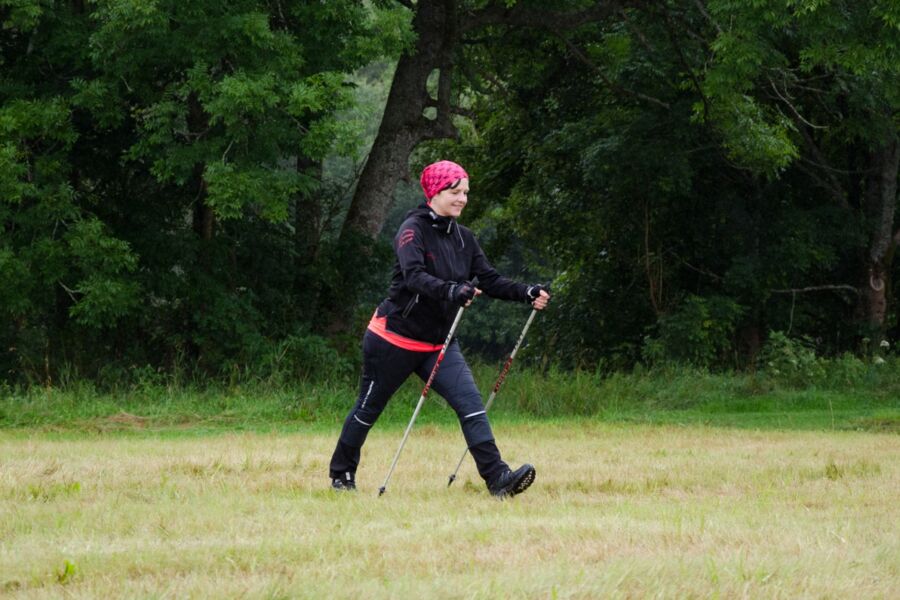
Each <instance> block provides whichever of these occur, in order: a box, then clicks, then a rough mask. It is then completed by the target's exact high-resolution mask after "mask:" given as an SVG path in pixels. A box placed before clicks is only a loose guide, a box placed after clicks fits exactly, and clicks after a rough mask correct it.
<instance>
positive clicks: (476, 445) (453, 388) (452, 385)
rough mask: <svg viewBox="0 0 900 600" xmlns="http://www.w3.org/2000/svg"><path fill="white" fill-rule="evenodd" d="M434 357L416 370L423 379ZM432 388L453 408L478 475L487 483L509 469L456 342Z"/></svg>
mask: <svg viewBox="0 0 900 600" xmlns="http://www.w3.org/2000/svg"><path fill="white" fill-rule="evenodd" d="M436 359H437V355H436V354H435V356H433V357H430V358H429V360H427V361H425V362H424V363H423V364H422V366H420V367H419V369H418V370H417V371H416V373H417V374H418V375H419V376H420V377H422V378H423V379H427V377H428V375H429V374H430V373H431V368H432V367H433V366H434V361H435V360H436ZM432 387H433V388H434V390H435V391H436V392H437V393H438V394H440V395H441V396H443V397H444V399H446V400H447V402H448V403H449V404H450V406H451V407H452V408H453V410H454V411H456V415H457V417H458V418H459V423H460V425H461V426H462V431H463V436H464V437H465V438H466V445H467V446H468V447H469V450H470V452H471V453H472V458H474V459H475V465H476V466H477V467H478V474H479V475H481V477H482V479H484V481H485V482H486V483H487V484H488V485H489V486H490V485H491V484H492V483H493V482H494V481H496V480H497V479H498V478H499V477H500V476H501V475H503V474H504V473H506V472H508V471H509V466H508V465H507V464H506V463H505V462H503V459H502V458H501V456H500V450H498V449H497V444H496V443H495V441H494V433H493V432H492V431H491V424H490V422H489V421H488V418H487V412H486V411H485V409H484V404H483V403H482V400H481V393H480V392H479V391H478V386H476V385H475V378H474V377H472V371H471V369H469V365H467V364H466V360H465V358H463V355H462V352H461V351H460V349H459V343H458V342H456V341H455V340H454V341H453V342H452V343H451V344H450V346H449V347H448V348H447V353H446V354H445V355H444V360H443V362H441V366H440V368H439V369H438V372H437V375H435V378H434V382H433V383H432Z"/></svg>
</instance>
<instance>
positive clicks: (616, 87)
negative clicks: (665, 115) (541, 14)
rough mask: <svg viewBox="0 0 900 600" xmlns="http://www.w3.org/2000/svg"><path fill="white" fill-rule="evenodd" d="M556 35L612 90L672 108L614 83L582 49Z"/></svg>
mask: <svg viewBox="0 0 900 600" xmlns="http://www.w3.org/2000/svg"><path fill="white" fill-rule="evenodd" d="M554 33H556V35H557V36H558V37H559V39H561V40H562V41H563V43H564V44H565V45H566V47H567V48H568V49H569V50H570V51H571V52H572V55H573V56H575V58H577V59H578V60H580V61H581V62H583V63H584V64H585V65H587V66H588V67H590V68H591V70H593V71H594V72H595V73H596V74H597V75H599V76H600V79H602V80H603V83H605V84H606V85H607V86H608V87H609V88H610V89H612V90H613V91H616V92H618V93H619V94H620V95H625V96H632V97H633V98H637V99H638V100H643V101H644V102H649V103H650V104H655V105H656V106H659V107H662V108H665V109H666V110H670V109H671V108H672V107H671V105H670V104H669V103H668V102H664V101H662V100H660V99H659V98H654V97H652V96H648V95H647V94H642V93H641V92H636V91H634V90H632V89H628V88H626V87H622V86H621V85H619V84H618V83H616V82H614V81H612V80H611V79H610V78H609V77H607V76H606V74H605V73H604V72H603V69H601V68H600V67H599V66H597V64H596V63H594V61H592V60H591V59H590V57H588V56H587V55H586V54H585V53H584V52H582V51H581V48H579V47H578V46H576V45H575V44H573V43H572V42H571V41H569V40H568V39H567V38H566V37H565V36H564V35H562V34H561V33H559V32H554Z"/></svg>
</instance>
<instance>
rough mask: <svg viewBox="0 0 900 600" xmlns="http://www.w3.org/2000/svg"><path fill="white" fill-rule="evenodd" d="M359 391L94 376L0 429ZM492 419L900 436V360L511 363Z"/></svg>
mask: <svg viewBox="0 0 900 600" xmlns="http://www.w3.org/2000/svg"><path fill="white" fill-rule="evenodd" d="M474 370H475V375H476V380H477V381H478V382H480V384H481V386H482V389H483V390H485V391H486V392H487V391H488V390H489V389H490V388H491V386H492V385H493V382H494V379H495V378H496V368H495V367H493V366H485V365H476V366H475V369H474ZM421 389H422V382H421V381H419V380H418V379H416V378H411V379H410V380H409V381H407V382H406V384H405V385H404V386H403V387H402V388H401V389H400V391H399V392H398V393H397V394H396V395H395V396H394V399H393V400H392V402H391V403H390V404H389V406H388V409H387V410H386V411H385V414H384V415H383V417H382V421H381V425H382V426H387V427H392V426H401V425H402V424H405V423H406V422H407V421H408V419H409V417H410V415H411V413H412V409H413V407H414V405H415V402H416V400H417V399H418V397H419V394H420V393H421ZM355 395H356V389H355V382H351V381H336V382H331V383H317V384H313V383H309V382H298V383H296V384H294V385H292V386H270V385H265V384H263V383H256V384H253V385H244V386H227V387H226V386H206V387H199V388H194V387H190V386H167V385H163V384H155V385H141V386H134V387H130V388H125V389H122V390H120V391H114V392H109V391H98V390H96V389H94V387H93V386H91V385H90V384H88V383H80V384H74V385H70V386H68V387H67V388H62V389H60V388H40V387H34V388H31V389H28V390H19V391H7V393H5V394H3V395H2V396H0V429H7V430H31V429H35V428H38V429H42V430H44V431H58V432H64V431H76V432H85V431H89V432H99V433H103V432H109V431H137V432H140V431H160V430H165V431H168V432H170V433H172V434H179V433H189V434H195V433H198V432H199V433H203V432H221V431H235V430H238V431H291V430H293V429H295V428H296V427H298V426H300V425H303V426H311V427H313V428H320V429H324V430H331V429H333V428H334V427H336V426H339V424H340V423H341V421H342V419H343V417H344V415H345V414H346V412H347V410H348V409H349V407H350V406H351V404H352V402H353V399H354V397H355ZM485 396H486V397H487V393H485ZM492 415H493V419H494V420H496V421H498V422H519V421H526V422H527V421H531V420H534V419H540V420H548V419H550V420H557V419H570V418H575V419H577V418H581V417H591V418H593V419H599V420H602V421H606V422H627V423H645V424H684V425H692V424H700V425H710V426H723V427H732V428H763V429H793V430H802V429H808V430H820V429H851V430H867V431H884V432H900V363H898V362H897V361H894V362H891V363H888V364H886V365H882V367H881V368H879V367H874V366H870V367H869V368H868V369H867V370H864V371H859V372H854V373H853V377H852V378H847V377H842V375H841V373H840V372H839V371H834V372H832V373H831V375H830V376H829V377H828V378H827V379H822V380H819V381H813V382H806V383H803V384H802V385H801V384H799V383H797V382H794V383H785V382H783V381H779V380H774V379H771V378H767V377H765V376H763V375H750V374H711V373H708V372H704V371H692V370H684V369H681V370H668V371H651V372H644V373H637V374H631V375H621V374H615V375H612V376H600V375H597V374H594V373H588V372H583V371H581V372H578V371H576V372H561V371H550V372H549V373H546V374H539V373H536V372H533V371H529V370H518V371H517V370H513V372H512V373H511V374H510V376H509V377H508V378H507V380H506V383H505V384H504V386H503V388H502V389H501V391H500V393H499V395H498V396H497V400H496V403H495V405H494V407H493V408H492ZM422 419H423V422H426V423H435V424H452V423H453V422H454V415H453V414H452V411H450V410H449V409H448V408H447V406H446V404H445V403H444V402H443V400H441V399H440V397H439V396H437V395H436V394H431V395H430V396H429V400H428V402H427V403H426V406H425V410H424V413H423V415H422Z"/></svg>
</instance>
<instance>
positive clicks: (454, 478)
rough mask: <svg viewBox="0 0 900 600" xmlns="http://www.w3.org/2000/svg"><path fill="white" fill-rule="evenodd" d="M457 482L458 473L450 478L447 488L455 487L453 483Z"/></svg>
mask: <svg viewBox="0 0 900 600" xmlns="http://www.w3.org/2000/svg"><path fill="white" fill-rule="evenodd" d="M454 481H456V473H454V474H453V475H451V476H450V481H448V482H447V487H450V486H451V485H453V482H454Z"/></svg>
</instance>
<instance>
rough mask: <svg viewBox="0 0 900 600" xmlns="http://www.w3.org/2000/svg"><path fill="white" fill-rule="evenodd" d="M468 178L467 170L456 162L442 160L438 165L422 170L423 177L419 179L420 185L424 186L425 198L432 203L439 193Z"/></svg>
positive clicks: (432, 164)
mask: <svg viewBox="0 0 900 600" xmlns="http://www.w3.org/2000/svg"><path fill="white" fill-rule="evenodd" d="M468 178H469V174H468V173H466V170H465V169H463V168H462V167H461V166H459V165H458V164H456V163H455V162H451V161H449V160H440V161H438V162H436V163H431V164H430V165H428V166H427V167H425V168H424V169H423V170H422V177H420V178H419V183H421V184H422V191H423V192H425V198H427V199H428V201H429V202H430V201H431V199H432V198H434V197H435V196H436V195H437V194H438V192H440V191H441V190H443V189H444V188H446V187H447V186H448V185H450V184H452V183H453V182H454V181H456V180H458V179H468Z"/></svg>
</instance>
